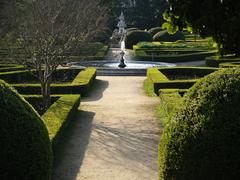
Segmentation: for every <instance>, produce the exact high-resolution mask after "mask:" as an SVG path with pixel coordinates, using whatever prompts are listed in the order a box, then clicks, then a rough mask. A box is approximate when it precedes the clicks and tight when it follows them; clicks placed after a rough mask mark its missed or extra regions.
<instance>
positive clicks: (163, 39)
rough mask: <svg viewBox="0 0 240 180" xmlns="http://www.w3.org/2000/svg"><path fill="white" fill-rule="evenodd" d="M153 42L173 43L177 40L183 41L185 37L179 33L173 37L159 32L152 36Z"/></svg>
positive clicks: (164, 32) (165, 32)
mask: <svg viewBox="0 0 240 180" xmlns="http://www.w3.org/2000/svg"><path fill="white" fill-rule="evenodd" d="M153 40H154V41H160V42H175V41H178V40H185V37H184V35H183V33H182V32H179V31H178V32H176V33H175V34H173V35H171V34H168V32H167V31H160V32H158V33H157V34H155V35H154V36H153Z"/></svg>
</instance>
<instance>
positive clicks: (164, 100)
mask: <svg viewBox="0 0 240 180" xmlns="http://www.w3.org/2000/svg"><path fill="white" fill-rule="evenodd" d="M159 97H160V101H161V103H160V107H159V108H160V109H158V111H161V116H160V118H161V122H162V125H163V126H165V125H166V124H167V123H168V121H169V117H170V115H171V114H172V112H174V111H175V109H176V108H177V107H178V106H179V105H180V104H181V101H182V96H181V95H180V94H179V89H164V90H160V91H159Z"/></svg>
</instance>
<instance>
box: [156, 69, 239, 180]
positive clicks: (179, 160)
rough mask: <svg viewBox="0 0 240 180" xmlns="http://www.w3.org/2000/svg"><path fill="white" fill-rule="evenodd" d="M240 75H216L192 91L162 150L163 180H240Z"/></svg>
mask: <svg viewBox="0 0 240 180" xmlns="http://www.w3.org/2000/svg"><path fill="white" fill-rule="evenodd" d="M239 76H240V70H239V69H225V70H220V71H218V72H215V73H213V74H211V75H209V76H207V77H205V78H204V79H202V80H201V81H199V82H198V83H196V84H195V86H194V87H193V88H192V89H190V91H189V92H188V93H187V95H186V97H185V99H184V103H183V104H182V105H181V106H180V108H179V109H178V111H177V112H176V113H175V114H174V115H173V116H172V117H171V120H170V121H169V124H168V125H167V127H166V128H165V130H164V133H163V135H162V137H161V141H160V144H159V179H161V180H163V179H165V180H166V179H172V180H193V179H194V180H202V179H238V178H239V177H240V171H239V169H240V159H239V157H240V141H239V139H240V111H239V102H240V78H239Z"/></svg>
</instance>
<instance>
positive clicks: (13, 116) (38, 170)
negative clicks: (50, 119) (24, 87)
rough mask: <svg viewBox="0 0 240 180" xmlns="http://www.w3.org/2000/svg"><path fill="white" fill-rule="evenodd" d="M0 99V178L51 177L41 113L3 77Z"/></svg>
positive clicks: (35, 179) (7, 179)
mask: <svg viewBox="0 0 240 180" xmlns="http://www.w3.org/2000/svg"><path fill="white" fill-rule="evenodd" d="M0 99H1V103H0V144H1V148H0V156H1V158H0V167H1V168H0V179H1V180H10V179H24V180H25V179H26V180H30V179H34V180H48V179H50V176H51V169H52V150H51V145H50V141H49V137H48V132H47V129H46V127H45V125H44V124H43V122H42V120H41V118H40V116H39V115H38V114H37V113H36V111H35V110H34V109H33V108H32V107H31V106H30V105H29V104H28V103H27V102H26V101H25V100H24V99H23V98H22V97H21V96H20V95H18V94H17V92H16V91H15V90H13V89H12V88H11V87H10V86H9V85H7V84H6V83H5V82H4V81H2V80H1V81H0Z"/></svg>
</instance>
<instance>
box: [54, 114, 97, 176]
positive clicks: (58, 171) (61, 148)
mask: <svg viewBox="0 0 240 180" xmlns="http://www.w3.org/2000/svg"><path fill="white" fill-rule="evenodd" d="M94 116H95V113H93V112H87V111H80V110H79V112H78V113H77V116H76V117H75V118H74V120H73V121H72V122H71V123H70V124H69V126H68V127H67V128H66V129H65V132H64V135H63V136H62V137H63V138H62V139H61V141H60V142H59V144H58V145H57V147H56V151H55V154H54V155H55V157H54V159H55V161H54V167H53V177H52V180H75V179H76V177H77V174H78V173H79V170H80V168H81V165H82V162H83V159H84V156H85V151H86V149H87V146H88V144H89V138H90V135H91V131H92V121H93V118H94Z"/></svg>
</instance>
